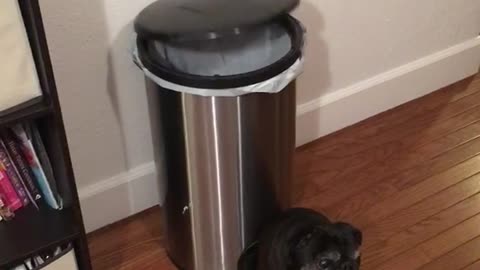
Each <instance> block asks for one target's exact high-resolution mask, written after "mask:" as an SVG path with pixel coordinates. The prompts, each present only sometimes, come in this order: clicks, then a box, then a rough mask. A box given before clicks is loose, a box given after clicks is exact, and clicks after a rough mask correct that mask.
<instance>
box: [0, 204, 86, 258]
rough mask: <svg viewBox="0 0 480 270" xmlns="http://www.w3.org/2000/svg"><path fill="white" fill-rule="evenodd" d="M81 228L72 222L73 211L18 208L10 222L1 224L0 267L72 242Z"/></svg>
mask: <svg viewBox="0 0 480 270" xmlns="http://www.w3.org/2000/svg"><path fill="white" fill-rule="evenodd" d="M80 232H81V229H80V228H78V226H77V225H76V224H75V222H74V218H73V211H72V209H64V210H62V211H56V210H50V209H48V208H47V207H45V208H44V209H41V210H40V211H39V210H37V209H35V208H34V207H27V208H25V209H21V210H20V211H18V213H17V217H16V218H15V219H14V220H12V221H11V222H4V223H3V224H1V225H0V239H1V241H2V243H7V244H6V245H5V244H2V245H0V265H9V264H12V263H15V262H16V261H18V260H21V259H19V258H27V257H29V256H31V255H33V254H35V253H37V252H39V251H42V250H45V249H47V248H49V247H52V246H58V245H62V244H65V243H68V242H70V241H72V240H75V238H76V237H78V236H79V234H80Z"/></svg>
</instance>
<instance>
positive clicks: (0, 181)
mask: <svg viewBox="0 0 480 270" xmlns="http://www.w3.org/2000/svg"><path fill="white" fill-rule="evenodd" d="M0 190H1V191H2V193H3V195H4V196H5V198H4V199H5V204H6V205H7V206H8V207H9V208H10V210H12V211H16V210H18V209H19V208H21V207H22V206H23V205H22V201H21V200H20V197H18V194H17V192H15V189H14V188H13V186H12V183H11V182H10V179H9V178H8V175H7V173H6V171H5V168H2V166H1V165H0Z"/></svg>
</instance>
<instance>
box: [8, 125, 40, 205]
mask: <svg viewBox="0 0 480 270" xmlns="http://www.w3.org/2000/svg"><path fill="white" fill-rule="evenodd" d="M2 133H3V141H4V143H5V146H6V147H7V151H8V153H9V154H10V158H11V159H12V161H13V164H14V165H15V167H16V169H17V172H18V174H19V175H20V178H21V179H22V180H23V183H24V185H25V186H26V187H27V190H28V193H30V195H31V199H32V200H31V201H32V203H34V204H35V205H36V203H35V201H36V200H39V199H41V198H42V196H41V195H40V191H39V190H38V188H37V186H36V185H35V182H34V180H33V174H32V172H31V170H30V168H29V166H28V162H27V161H26V160H25V158H24V157H23V155H22V150H21V149H20V146H19V145H18V143H17V141H16V140H15V135H14V134H13V132H12V131H11V130H5V131H4V132H2Z"/></svg>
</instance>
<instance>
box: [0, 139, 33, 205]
mask: <svg viewBox="0 0 480 270" xmlns="http://www.w3.org/2000/svg"><path fill="white" fill-rule="evenodd" d="M0 164H1V165H0V166H2V167H3V168H5V172H6V173H7V175H8V178H9V179H10V183H12V185H13V187H14V188H15V191H16V192H17V195H18V197H20V200H21V201H22V204H23V206H26V205H28V203H29V202H30V199H29V196H28V194H27V190H26V187H25V186H24V185H23V182H22V181H21V179H20V176H18V174H17V171H16V169H15V166H14V165H13V163H12V161H11V159H10V156H9V155H8V152H7V149H6V148H5V144H4V143H3V141H2V140H1V139H0Z"/></svg>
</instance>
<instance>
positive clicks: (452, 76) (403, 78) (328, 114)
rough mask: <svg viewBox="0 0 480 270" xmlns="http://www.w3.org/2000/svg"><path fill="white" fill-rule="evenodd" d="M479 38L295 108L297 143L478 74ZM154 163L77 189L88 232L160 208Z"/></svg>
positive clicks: (479, 62) (479, 57)
mask: <svg viewBox="0 0 480 270" xmlns="http://www.w3.org/2000/svg"><path fill="white" fill-rule="evenodd" d="M479 65H480V38H476V39H473V40H469V41H466V42H464V43H462V44H459V45H457V46H454V47H452V48H449V49H447V50H444V51H441V52H438V53H435V54H432V55H429V56H427V57H424V58H422V59H419V60H417V61H414V62H411V63H408V64H406V65H404V66H401V67H398V68H395V69H393V70H390V71H387V72H385V73H382V74H379V75H377V76H375V77H372V78H370V79H367V80H364V81H361V82H358V83H356V84H354V85H352V86H349V87H347V88H344V89H340V90H338V91H335V92H334V93H330V94H326V95H324V96H322V97H320V98H318V99H315V100H312V101H310V102H308V103H305V104H301V105H300V106H298V110H297V111H298V119H297V145H302V144H305V143H307V142H310V141H313V140H315V139H317V138H320V137H321V136H324V135H326V134H329V133H332V132H334V131H337V130H340V129H342V128H344V127H347V126H349V125H352V124H355V123H357V122H359V121H362V120H364V119H366V118H368V117H371V116H373V115H376V114H378V113H380V112H383V111H386V110H388V109H391V108H393V107H396V106H398V105H400V104H403V103H405V102H407V101H410V100H413V99H416V98H418V97H421V96H423V95H426V94H428V93H430V92H432V91H435V90H437V89H439V88H442V87H444V86H447V85H449V84H451V83H454V82H456V81H459V80H461V79H463V78H466V77H468V76H470V75H473V74H475V73H476V72H478V68H479ZM156 175H157V174H156V170H155V165H154V163H153V162H150V163H146V164H143V165H141V166H138V167H136V168H134V169H132V170H130V171H128V172H124V173H121V174H119V175H117V176H114V177H112V178H109V179H106V180H103V181H100V182H98V183H96V184H93V185H90V186H87V187H84V188H81V189H80V191H79V194H80V200H81V205H82V210H83V215H84V219H85V226H86V229H87V231H88V232H91V231H93V230H96V229H99V228H101V227H103V226H105V225H108V224H111V223H113V222H116V221H119V220H121V219H124V218H126V217H128V216H131V215H133V214H136V213H138V212H140V211H142V210H145V209H147V208H149V207H152V206H154V205H157V204H159V202H160V197H161V196H160V195H159V194H160V189H159V185H158V181H157V177H156Z"/></svg>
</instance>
